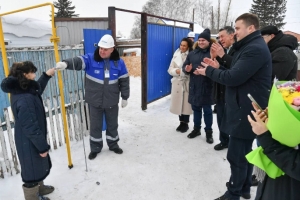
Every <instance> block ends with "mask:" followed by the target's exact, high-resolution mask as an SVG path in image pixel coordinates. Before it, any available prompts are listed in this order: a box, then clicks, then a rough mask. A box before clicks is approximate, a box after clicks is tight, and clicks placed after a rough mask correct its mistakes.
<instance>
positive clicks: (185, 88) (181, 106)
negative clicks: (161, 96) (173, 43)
mask: <svg viewBox="0 0 300 200" xmlns="http://www.w3.org/2000/svg"><path fill="white" fill-rule="evenodd" d="M188 53H189V52H188V51H187V52H185V53H183V54H181V51H180V49H177V50H176V51H175V53H174V55H173V58H172V60H171V64H170V67H169V69H168V73H169V74H170V75H171V76H173V78H172V79H171V83H172V90H171V106H170V112H171V113H173V114H176V115H182V114H183V115H190V114H192V113H193V111H192V108H191V104H189V102H188V96H189V82H190V76H189V75H185V74H184V73H183V72H182V65H183V63H184V61H185V59H186V57H187V55H188ZM177 69H180V75H179V74H177V73H176V70H177Z"/></svg>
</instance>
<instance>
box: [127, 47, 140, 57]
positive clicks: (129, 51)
mask: <svg viewBox="0 0 300 200" xmlns="http://www.w3.org/2000/svg"><path fill="white" fill-rule="evenodd" d="M133 52H135V53H136V56H140V55H141V48H130V49H124V51H123V53H133Z"/></svg>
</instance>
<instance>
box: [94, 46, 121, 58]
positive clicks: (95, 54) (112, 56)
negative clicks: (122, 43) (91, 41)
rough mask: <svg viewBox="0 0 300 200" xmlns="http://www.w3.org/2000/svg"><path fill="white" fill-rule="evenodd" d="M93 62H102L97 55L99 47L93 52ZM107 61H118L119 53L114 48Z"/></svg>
mask: <svg viewBox="0 0 300 200" xmlns="http://www.w3.org/2000/svg"><path fill="white" fill-rule="evenodd" d="M94 60H95V61H97V62H100V61H103V58H101V57H100V55H99V47H97V49H96V50H95V51H94ZM109 60H113V61H118V60H120V55H119V52H118V50H117V49H116V48H114V51H113V52H112V53H111V55H110V57H109Z"/></svg>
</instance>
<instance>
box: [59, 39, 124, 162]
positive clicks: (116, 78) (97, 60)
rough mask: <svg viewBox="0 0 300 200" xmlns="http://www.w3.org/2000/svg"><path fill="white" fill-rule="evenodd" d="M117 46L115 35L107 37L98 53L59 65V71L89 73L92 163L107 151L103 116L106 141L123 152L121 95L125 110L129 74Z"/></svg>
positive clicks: (86, 84) (87, 97)
mask: <svg viewBox="0 0 300 200" xmlns="http://www.w3.org/2000/svg"><path fill="white" fill-rule="evenodd" d="M114 46H115V44H114V39H113V38H112V36H111V35H104V36H103V37H102V38H101V39H100V41H99V43H98V48H97V49H96V50H95V52H94V53H89V54H86V55H82V56H78V57H75V58H69V59H66V60H63V61H62V62H58V63H56V69H58V70H64V69H69V70H85V72H86V75H85V101H86V102H87V103H88V104H89V108H90V109H89V111H90V148H91V153H90V154H89V159H90V160H92V159H94V158H96V156H97V154H98V153H100V152H101V150H102V148H103V139H102V126H103V124H102V121H103V113H105V120H106V124H107V128H106V141H107V144H108V146H109V150H111V151H114V152H115V153H117V154H122V153H123V150H122V149H121V148H120V147H119V145H118V141H119V135H118V112H119V106H118V103H119V99H120V93H121V97H122V103H121V106H122V108H124V107H126V106H127V99H128V98H129V75H128V71H127V69H126V65H125V63H124V61H123V60H122V59H121V58H120V56H119V53H118V51H117V50H116V49H115V48H114ZM73 65H74V67H73Z"/></svg>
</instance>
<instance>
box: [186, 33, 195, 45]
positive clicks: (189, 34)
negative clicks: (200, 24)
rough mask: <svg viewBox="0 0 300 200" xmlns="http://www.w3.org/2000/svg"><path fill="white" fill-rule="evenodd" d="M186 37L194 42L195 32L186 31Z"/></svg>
mask: <svg viewBox="0 0 300 200" xmlns="http://www.w3.org/2000/svg"><path fill="white" fill-rule="evenodd" d="M186 37H187V38H189V39H190V40H191V41H192V42H194V40H195V33H194V32H192V31H191V32H189V33H188V35H187V36H186Z"/></svg>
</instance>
